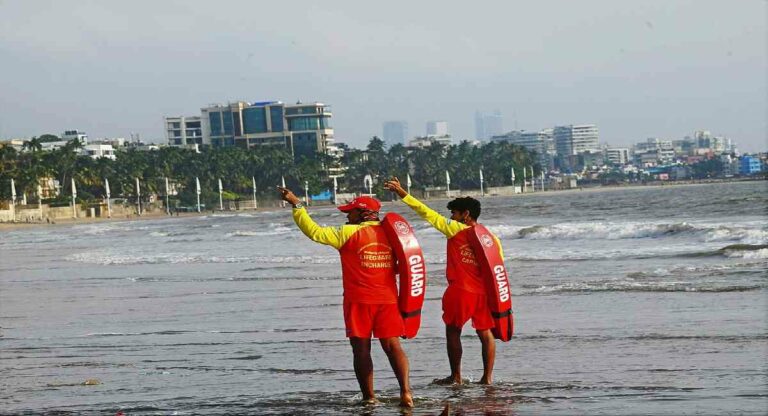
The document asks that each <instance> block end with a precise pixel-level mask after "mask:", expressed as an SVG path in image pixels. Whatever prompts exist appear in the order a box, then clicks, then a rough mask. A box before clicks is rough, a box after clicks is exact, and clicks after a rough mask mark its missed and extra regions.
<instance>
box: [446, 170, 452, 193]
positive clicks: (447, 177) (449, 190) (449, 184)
mask: <svg viewBox="0 0 768 416" xmlns="http://www.w3.org/2000/svg"><path fill="white" fill-rule="evenodd" d="M445 196H451V175H449V174H448V171H447V170H446V171H445Z"/></svg>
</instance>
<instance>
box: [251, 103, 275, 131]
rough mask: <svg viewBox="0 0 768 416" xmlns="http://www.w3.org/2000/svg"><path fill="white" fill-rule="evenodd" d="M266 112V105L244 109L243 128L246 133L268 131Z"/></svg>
mask: <svg viewBox="0 0 768 416" xmlns="http://www.w3.org/2000/svg"><path fill="white" fill-rule="evenodd" d="M265 113H266V112H265V111H264V107H250V108H246V109H244V110H243V130H244V132H245V134H258V133H266V132H267V117H266V114H265ZM273 128H274V127H273Z"/></svg>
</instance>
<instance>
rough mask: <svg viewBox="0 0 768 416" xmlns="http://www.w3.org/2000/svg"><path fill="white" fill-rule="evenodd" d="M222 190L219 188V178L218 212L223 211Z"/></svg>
mask: <svg viewBox="0 0 768 416" xmlns="http://www.w3.org/2000/svg"><path fill="white" fill-rule="evenodd" d="M222 192H224V189H223V188H222V187H221V178H219V210H221V211H224V199H223V198H222V196H221V195H222Z"/></svg>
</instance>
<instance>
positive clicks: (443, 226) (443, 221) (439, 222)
mask: <svg viewBox="0 0 768 416" xmlns="http://www.w3.org/2000/svg"><path fill="white" fill-rule="evenodd" d="M403 202H404V203H405V204H406V205H408V206H409V207H411V209H413V210H414V211H415V212H416V213H417V214H418V215H419V216H420V217H421V218H423V219H424V220H425V221H427V222H428V223H430V224H432V226H433V227H435V229H436V230H437V231H440V232H441V233H443V235H445V237H446V238H453V237H454V236H455V235H456V234H458V233H459V232H461V231H463V230H466V229H467V228H469V226H468V225H466V224H464V223H461V222H458V221H453V220H451V219H450V218H446V217H444V216H442V215H440V214H439V213H438V212H437V211H435V210H433V209H432V208H430V207H428V206H427V205H426V204H424V203H423V202H421V201H419V200H418V199H416V198H415V197H413V196H412V195H411V194H408V195H406V196H405V198H403ZM493 238H494V239H495V240H496V244H498V246H499V254H501V258H504V250H503V249H502V247H501V241H500V240H499V239H498V237H496V235H493Z"/></svg>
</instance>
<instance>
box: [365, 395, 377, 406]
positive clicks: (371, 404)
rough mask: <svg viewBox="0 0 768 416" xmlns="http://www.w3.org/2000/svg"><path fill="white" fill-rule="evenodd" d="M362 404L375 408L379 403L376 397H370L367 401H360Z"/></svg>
mask: <svg viewBox="0 0 768 416" xmlns="http://www.w3.org/2000/svg"><path fill="white" fill-rule="evenodd" d="M360 404H362V405H363V406H373V405H376V404H379V401H378V400H376V398H375V397H369V398H367V399H363V400H360Z"/></svg>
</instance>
